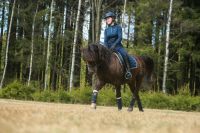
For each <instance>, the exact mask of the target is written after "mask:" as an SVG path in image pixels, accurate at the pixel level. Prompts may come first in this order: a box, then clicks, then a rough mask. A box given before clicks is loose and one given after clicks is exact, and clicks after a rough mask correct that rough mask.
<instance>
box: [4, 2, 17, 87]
mask: <svg viewBox="0 0 200 133" xmlns="http://www.w3.org/2000/svg"><path fill="white" fill-rule="evenodd" d="M15 3H16V0H14V3H13V7H12V13H11V16H10V24H9V30H8V37H7V46H6V55H5V66H4V70H3V76H2V79H1V83H0V89H1V88H2V86H3V82H4V77H5V74H6V68H7V63H8V48H9V43H10V32H11V27H12V20H13V15H14V9H15Z"/></svg>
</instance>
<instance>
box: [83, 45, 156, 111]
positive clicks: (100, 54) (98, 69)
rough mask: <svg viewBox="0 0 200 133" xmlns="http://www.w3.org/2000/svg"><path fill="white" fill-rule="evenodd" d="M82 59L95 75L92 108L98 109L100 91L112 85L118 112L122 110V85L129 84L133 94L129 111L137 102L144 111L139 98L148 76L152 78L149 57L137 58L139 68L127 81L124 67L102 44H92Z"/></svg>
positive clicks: (85, 50)
mask: <svg viewBox="0 0 200 133" xmlns="http://www.w3.org/2000/svg"><path fill="white" fill-rule="evenodd" d="M81 52H82V57H83V60H84V61H85V62H86V64H87V66H88V71H89V72H92V73H94V75H95V82H94V83H93V87H94V88H93V94H92V104H91V106H92V108H96V99H97V94H98V91H99V90H101V88H102V87H103V86H104V85H105V84H106V83H109V84H112V85H114V86H115V88H116V98H117V105H118V110H121V109H122V100H121V85H122V84H125V83H127V84H128V85H129V87H130V90H131V92H132V94H133V97H132V100H131V102H130V106H129V108H128V111H132V110H133V106H134V102H135V100H136V101H137V103H138V108H139V110H140V111H143V108H142V104H141V101H140V97H139V94H138V93H139V88H140V85H141V83H142V81H143V78H144V77H145V76H146V77H147V79H149V78H150V77H151V74H152V71H153V67H154V63H153V60H152V59H151V58H149V57H147V56H137V57H135V58H136V61H137V68H135V69H132V70H131V73H132V75H133V76H132V78H131V79H128V80H127V79H125V76H124V75H125V72H124V68H123V66H122V65H121V64H120V61H119V60H118V57H117V56H116V54H114V53H113V52H112V51H110V50H109V49H107V48H106V47H104V46H103V45H101V44H91V45H89V46H88V47H86V48H83V49H82V51H81Z"/></svg>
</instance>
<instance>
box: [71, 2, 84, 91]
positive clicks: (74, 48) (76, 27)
mask: <svg viewBox="0 0 200 133" xmlns="http://www.w3.org/2000/svg"><path fill="white" fill-rule="evenodd" d="M80 9H81V0H79V2H78V11H77V17H76V26H75V33H74V43H73V51H72V64H71V71H70V81H69V88H70V91H71V90H72V87H73V82H74V65H75V52H76V45H77V36H78V29H79V19H80Z"/></svg>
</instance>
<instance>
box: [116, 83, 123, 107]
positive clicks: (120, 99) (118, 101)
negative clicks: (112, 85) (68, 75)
mask: <svg viewBox="0 0 200 133" xmlns="http://www.w3.org/2000/svg"><path fill="white" fill-rule="evenodd" d="M116 101H117V106H118V110H121V109H122V97H121V87H120V86H118V87H116Z"/></svg>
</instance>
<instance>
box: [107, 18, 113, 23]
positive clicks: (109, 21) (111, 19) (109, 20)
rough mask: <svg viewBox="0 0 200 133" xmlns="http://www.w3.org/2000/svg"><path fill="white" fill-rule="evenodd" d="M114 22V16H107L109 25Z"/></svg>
mask: <svg viewBox="0 0 200 133" xmlns="http://www.w3.org/2000/svg"><path fill="white" fill-rule="evenodd" d="M112 22H113V18H112V17H107V18H106V24H107V25H110V24H112Z"/></svg>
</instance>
